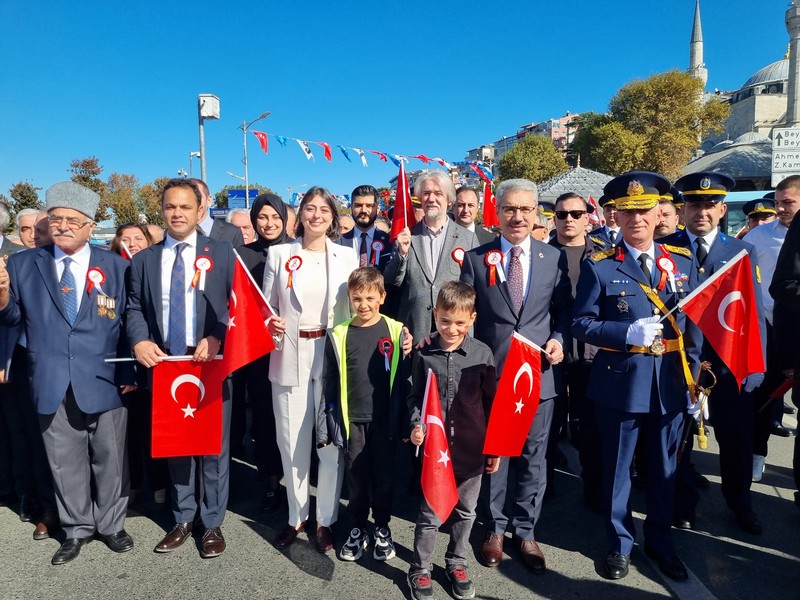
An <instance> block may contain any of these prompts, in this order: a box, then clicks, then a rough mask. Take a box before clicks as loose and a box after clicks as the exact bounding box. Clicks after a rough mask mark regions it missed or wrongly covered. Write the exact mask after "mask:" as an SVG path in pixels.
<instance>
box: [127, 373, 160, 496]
mask: <svg viewBox="0 0 800 600" xmlns="http://www.w3.org/2000/svg"><path fill="white" fill-rule="evenodd" d="M125 398H126V400H127V405H128V469H129V471H130V480H131V489H133V490H138V489H140V488H141V487H142V486H143V485H144V481H145V478H146V479H147V482H148V483H149V484H150V489H152V490H153V491H155V490H163V489H165V488H166V487H167V486H168V485H169V471H168V469H167V461H166V459H164V458H153V457H152V452H151V448H152V438H153V395H152V392H151V391H150V390H149V389H147V388H146V387H142V386H140V387H139V388H138V389H136V390H135V391H133V392H130V393H129V394H126V396H125Z"/></svg>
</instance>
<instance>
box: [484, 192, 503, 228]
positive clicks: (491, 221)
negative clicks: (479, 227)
mask: <svg viewBox="0 0 800 600" xmlns="http://www.w3.org/2000/svg"><path fill="white" fill-rule="evenodd" d="M482 214H483V226H484V227H493V226H495V225H497V226H499V225H500V220H499V219H498V218H497V198H495V197H494V194H493V193H492V184H490V183H487V182H485V181H484V182H483V211H482Z"/></svg>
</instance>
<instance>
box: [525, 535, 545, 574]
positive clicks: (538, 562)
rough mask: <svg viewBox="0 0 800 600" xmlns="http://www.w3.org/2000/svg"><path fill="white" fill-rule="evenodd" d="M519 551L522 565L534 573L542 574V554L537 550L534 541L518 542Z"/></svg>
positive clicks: (540, 550)
mask: <svg viewBox="0 0 800 600" xmlns="http://www.w3.org/2000/svg"><path fill="white" fill-rule="evenodd" d="M519 551H520V554H522V563H523V564H524V565H525V566H526V567H528V569H529V570H531V571H532V572H534V573H544V552H542V549H541V548H539V544H537V543H536V540H522V541H520V542H519Z"/></svg>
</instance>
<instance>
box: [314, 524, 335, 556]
mask: <svg viewBox="0 0 800 600" xmlns="http://www.w3.org/2000/svg"><path fill="white" fill-rule="evenodd" d="M314 538H315V539H316V542H317V550H319V551H320V552H322V553H325V552H330V551H331V550H332V549H333V532H332V531H331V528H330V527H324V526H318V527H317V533H316V535H315V536H314Z"/></svg>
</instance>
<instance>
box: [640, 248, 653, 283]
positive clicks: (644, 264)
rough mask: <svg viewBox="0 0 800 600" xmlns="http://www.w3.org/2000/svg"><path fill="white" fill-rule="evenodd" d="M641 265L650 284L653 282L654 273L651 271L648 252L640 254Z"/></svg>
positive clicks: (645, 278)
mask: <svg viewBox="0 0 800 600" xmlns="http://www.w3.org/2000/svg"><path fill="white" fill-rule="evenodd" d="M639 266H641V267H642V273H643V274H644V280H645V281H646V282H647V283H648V284H652V283H653V279H652V274H651V273H650V265H649V264H648V263H647V254H644V253H642V254H640V255H639Z"/></svg>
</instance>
